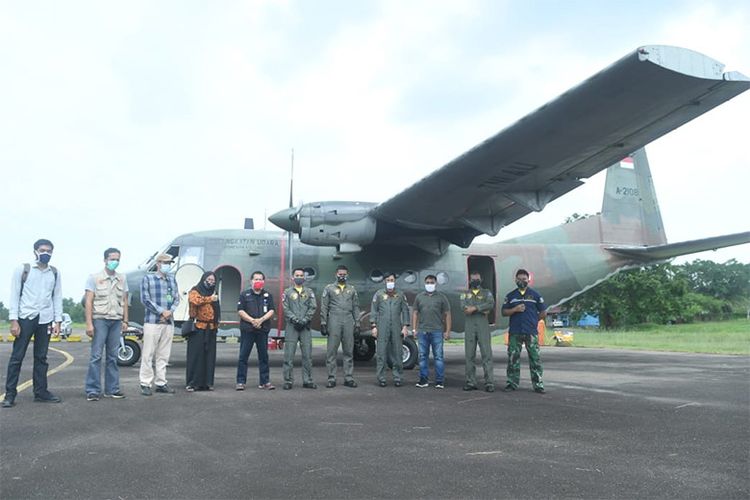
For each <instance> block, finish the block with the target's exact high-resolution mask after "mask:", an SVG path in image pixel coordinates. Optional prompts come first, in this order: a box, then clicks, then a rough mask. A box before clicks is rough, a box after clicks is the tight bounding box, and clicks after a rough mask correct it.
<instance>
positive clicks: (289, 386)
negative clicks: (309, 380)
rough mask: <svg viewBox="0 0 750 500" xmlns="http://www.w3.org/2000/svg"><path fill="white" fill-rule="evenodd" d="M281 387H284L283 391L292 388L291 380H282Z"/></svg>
mask: <svg viewBox="0 0 750 500" xmlns="http://www.w3.org/2000/svg"><path fill="white" fill-rule="evenodd" d="M281 388H282V389H284V390H285V391H288V390H289V389H291V388H292V383H291V382H284V385H282V386H281Z"/></svg>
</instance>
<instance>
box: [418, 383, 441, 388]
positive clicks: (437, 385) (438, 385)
mask: <svg viewBox="0 0 750 500" xmlns="http://www.w3.org/2000/svg"><path fill="white" fill-rule="evenodd" d="M417 387H419V385H417ZM435 389H445V386H444V385H443V383H442V382H436V383H435Z"/></svg>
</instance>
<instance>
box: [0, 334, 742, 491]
mask: <svg viewBox="0 0 750 500" xmlns="http://www.w3.org/2000/svg"><path fill="white" fill-rule="evenodd" d="M51 346H52V347H53V348H54V349H56V350H58V351H53V350H50V355H49V362H50V370H51V369H53V368H54V367H57V366H59V365H62V364H63V363H65V361H66V357H65V356H64V355H63V354H62V353H61V352H59V351H65V352H66V353H68V354H69V355H71V356H72V357H73V358H74V359H73V362H72V363H71V364H70V365H68V366H65V367H64V368H62V369H61V370H60V371H59V372H58V373H55V374H53V375H51V376H50V378H49V382H50V388H51V390H53V391H54V392H55V393H56V394H58V395H60V396H62V397H63V398H64V402H63V403H62V404H41V403H33V402H32V393H31V389H30V388H28V389H25V390H23V391H22V392H21V393H19V396H18V398H17V403H18V404H17V406H16V407H15V408H11V409H0V445H1V452H0V458H1V459H2V463H1V464H0V472H1V475H0V497H2V498H112V499H133V498H701V499H703V498H748V497H750V472H749V471H750V451H749V450H750V447H749V444H750V359H748V358H747V357H739V356H713V355H694V354H672V353H652V352H634V351H614V350H593V349H573V348H545V349H544V350H543V353H542V356H543V361H544V366H545V386H546V388H547V390H548V392H547V394H544V395H539V394H535V393H533V392H532V391H531V390H530V387H529V386H530V384H529V381H528V365H527V361H526V357H525V355H524V357H523V358H522V385H521V388H520V389H519V390H518V391H516V392H512V393H504V392H496V393H493V394H489V393H485V392H464V391H462V390H461V387H462V385H463V374H464V363H463V347H462V346H450V347H448V348H447V349H446V358H447V359H446V363H447V364H446V373H447V376H446V385H447V388H446V389H445V390H442V391H441V390H437V389H434V388H433V387H432V386H430V387H429V388H427V389H418V388H416V387H415V386H414V383H415V382H416V379H417V372H416V371H410V372H407V376H406V377H407V378H406V380H407V381H408V385H407V386H405V387H402V388H395V387H393V386H392V385H389V386H388V387H386V388H380V387H377V386H376V385H375V377H374V371H375V363H374V360H373V361H370V362H366V363H359V364H357V365H356V367H355V376H356V377H357V379H358V381H359V383H360V386H359V387H358V388H356V389H350V388H346V387H343V385H341V381H342V380H341V378H339V386H338V387H336V388H335V389H325V388H323V387H322V385H323V383H324V382H325V369H324V349H323V348H322V347H315V348H314V350H313V352H314V374H315V378H316V381H317V382H318V383H319V384H321V388H319V389H317V390H308V389H302V388H301V387H300V382H301V374H300V371H299V367H298V366H297V367H295V376H296V377H297V381H298V383H297V385H296V386H295V388H294V389H293V390H291V391H283V390H281V388H280V387H279V388H278V389H277V390H275V391H262V390H259V389H256V388H255V386H253V385H252V384H249V387H250V388H249V389H248V390H246V391H245V392H236V391H235V390H234V374H235V366H236V357H237V354H238V346H237V344H220V345H219V349H218V367H217V373H216V390H215V391H213V392H196V393H192V394H191V393H186V392H185V391H184V388H183V387H182V386H183V383H184V366H185V363H184V359H185V347H184V345H179V344H175V345H174V348H173V356H172V359H173V362H172V366H171V367H170V368H169V372H168V373H169V378H170V383H171V384H172V385H174V386H175V387H176V388H177V389H178V391H177V393H176V394H174V395H164V394H155V395H154V396H151V397H143V396H141V395H140V394H139V391H138V368H137V366H136V367H130V368H123V369H121V380H122V387H123V390H124V391H125V392H126V394H127V396H128V397H127V399H124V400H111V399H104V400H101V401H98V402H87V401H86V400H85V397H84V393H83V380H84V376H85V371H86V367H87V362H88V350H89V344H88V343H80V344H74V343H64V342H63V343H56V344H51ZM9 353H10V344H8V343H5V342H3V343H0V370H1V371H2V375H1V376H2V383H3V385H4V382H5V372H6V366H7V360H8V357H9ZM298 356H299V354H298ZM253 357H254V354H253ZM281 359H282V357H281V352H278V351H276V352H271V378H272V382H274V383H275V384H277V385H280V383H281ZM505 359H506V357H505V353H504V351H503V350H501V349H500V348H499V347H498V346H495V360H496V362H495V363H496V369H495V376H496V379H497V381H498V387H502V382H503V381H504V372H505V368H504V363H505ZM31 361H32V356H31V351H29V353H28V354H27V358H26V361H25V363H24V367H23V373H22V377H21V380H22V381H23V380H28V379H29V378H30V375H31V364H32V362H31ZM256 366H257V365H256V364H255V363H254V362H253V363H252V364H251V366H250V371H249V374H250V375H251V378H250V381H251V382H253V381H255V376H256V374H257V368H256ZM479 373H481V367H480V368H479ZM389 383H390V380H389Z"/></svg>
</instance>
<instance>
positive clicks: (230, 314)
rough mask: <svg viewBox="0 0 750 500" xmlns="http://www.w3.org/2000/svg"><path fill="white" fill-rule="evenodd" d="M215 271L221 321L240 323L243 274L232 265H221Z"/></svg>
mask: <svg viewBox="0 0 750 500" xmlns="http://www.w3.org/2000/svg"><path fill="white" fill-rule="evenodd" d="M214 272H215V273H216V291H217V293H218V294H219V303H220V304H221V322H222V323H225V322H230V323H231V322H234V323H238V322H239V319H238V318H237V301H238V300H239V298H240V292H242V276H241V275H240V272H239V271H238V270H237V269H236V268H234V267H232V266H221V267H218V268H216V271H214Z"/></svg>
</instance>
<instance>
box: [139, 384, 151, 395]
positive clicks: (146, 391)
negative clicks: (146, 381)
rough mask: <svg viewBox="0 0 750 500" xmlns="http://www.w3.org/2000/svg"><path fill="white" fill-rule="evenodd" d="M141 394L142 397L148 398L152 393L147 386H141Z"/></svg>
mask: <svg viewBox="0 0 750 500" xmlns="http://www.w3.org/2000/svg"><path fill="white" fill-rule="evenodd" d="M141 394H142V395H144V396H150V395H152V394H153V392H151V387H150V386H148V385H142V386H141Z"/></svg>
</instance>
